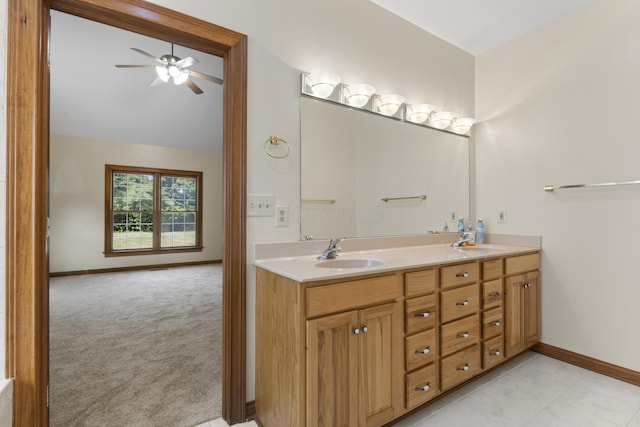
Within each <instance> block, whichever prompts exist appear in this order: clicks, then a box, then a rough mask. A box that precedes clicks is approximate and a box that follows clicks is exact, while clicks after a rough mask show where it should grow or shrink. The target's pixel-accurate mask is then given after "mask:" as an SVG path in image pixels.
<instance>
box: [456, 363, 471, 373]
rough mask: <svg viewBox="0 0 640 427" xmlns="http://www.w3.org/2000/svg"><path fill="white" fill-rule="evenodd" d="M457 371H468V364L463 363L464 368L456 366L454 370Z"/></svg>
mask: <svg viewBox="0 0 640 427" xmlns="http://www.w3.org/2000/svg"><path fill="white" fill-rule="evenodd" d="M456 370H457V371H462V372H466V371H468V370H469V364H468V363H465V364H464V366H458V367H457V368H456Z"/></svg>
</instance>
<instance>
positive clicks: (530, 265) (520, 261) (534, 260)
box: [504, 253, 540, 275]
mask: <svg viewBox="0 0 640 427" xmlns="http://www.w3.org/2000/svg"><path fill="white" fill-rule="evenodd" d="M539 268H540V254H537V253H536V254H529V255H520V256H514V257H511V258H507V259H506V260H505V268H504V269H505V274H507V275H511V274H518V273H525V272H527V271H531V270H537V269H539Z"/></svg>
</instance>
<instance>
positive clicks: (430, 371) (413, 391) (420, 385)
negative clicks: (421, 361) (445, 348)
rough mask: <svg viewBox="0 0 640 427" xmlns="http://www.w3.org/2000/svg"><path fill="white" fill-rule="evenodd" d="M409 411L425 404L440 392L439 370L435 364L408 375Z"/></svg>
mask: <svg viewBox="0 0 640 427" xmlns="http://www.w3.org/2000/svg"><path fill="white" fill-rule="evenodd" d="M405 384H406V387H407V409H411V408H414V407H416V406H418V405H421V404H423V403H424V402H426V401H427V400H429V399H431V398H433V397H435V396H436V395H437V394H438V393H439V391H440V384H439V381H438V370H437V366H436V364H435V363H432V364H431V365H427V366H425V367H424V368H421V369H418V370H417V371H415V372H412V373H410V374H407V375H406V381H405Z"/></svg>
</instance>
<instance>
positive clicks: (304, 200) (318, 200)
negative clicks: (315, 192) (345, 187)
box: [302, 198, 336, 204]
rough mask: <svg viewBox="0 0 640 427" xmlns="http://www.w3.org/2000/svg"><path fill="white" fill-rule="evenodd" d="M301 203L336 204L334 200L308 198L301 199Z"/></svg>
mask: <svg viewBox="0 0 640 427" xmlns="http://www.w3.org/2000/svg"><path fill="white" fill-rule="evenodd" d="M302 202H303V203H330V204H334V203H335V202H336V199H309V198H302Z"/></svg>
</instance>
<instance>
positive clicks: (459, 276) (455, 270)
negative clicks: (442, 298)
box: [440, 262, 480, 289]
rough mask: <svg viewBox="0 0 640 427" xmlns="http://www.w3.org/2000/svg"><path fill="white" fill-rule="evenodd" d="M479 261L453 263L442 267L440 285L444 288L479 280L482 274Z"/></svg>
mask: <svg viewBox="0 0 640 427" xmlns="http://www.w3.org/2000/svg"><path fill="white" fill-rule="evenodd" d="M479 270H480V269H479V267H478V263H477V262H469V263H467V264H458V265H452V266H449V267H442V268H441V269H440V285H441V287H442V289H447V288H451V287H453V286H458V285H465V284H467V283H473V282H477V281H478V278H479V276H480V274H479Z"/></svg>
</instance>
